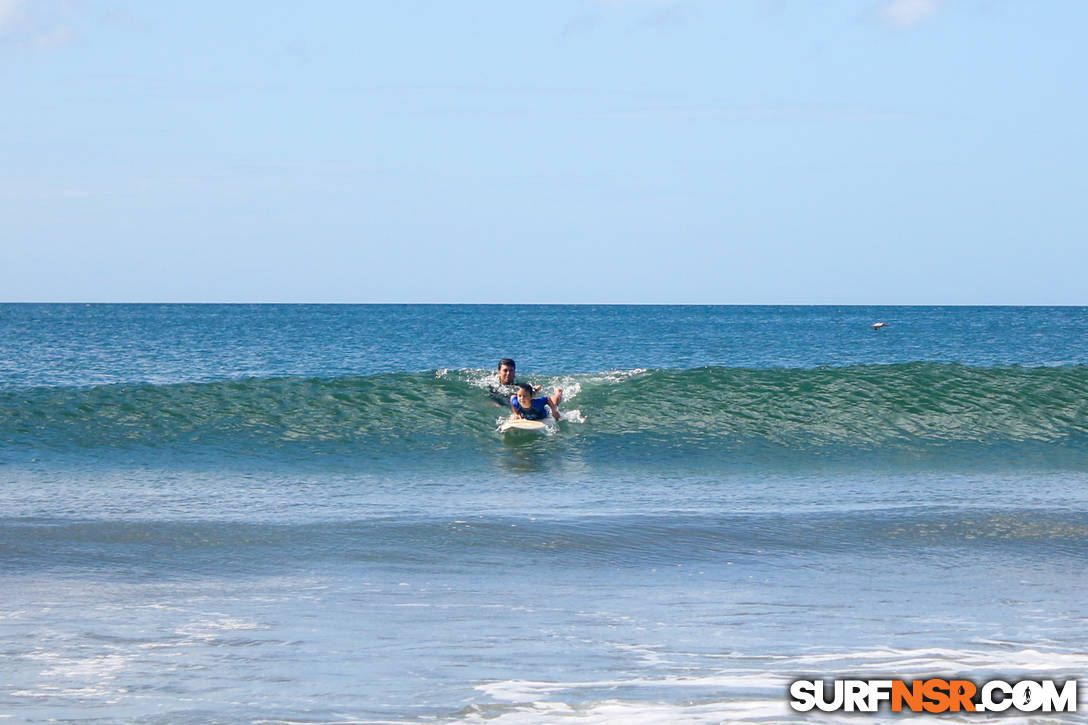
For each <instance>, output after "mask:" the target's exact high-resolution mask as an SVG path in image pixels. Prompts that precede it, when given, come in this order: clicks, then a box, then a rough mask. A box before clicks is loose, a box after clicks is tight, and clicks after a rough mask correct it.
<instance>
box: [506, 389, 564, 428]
mask: <svg viewBox="0 0 1088 725" xmlns="http://www.w3.org/2000/svg"><path fill="white" fill-rule="evenodd" d="M562 398H563V391H562V389H560V388H556V389H555V395H553V396H551V397H544V396H543V395H542V396H540V397H539V398H534V397H533V386H532V385H529V384H528V383H518V392H517V394H516V395H511V396H510V408H511V409H512V410H513V411H514V417H515V418H524V419H525V420H543V419H544V418H547V417H548V409H549V408H551V411H552V418H553V419H554V420H559V401H560V400H561V399H562Z"/></svg>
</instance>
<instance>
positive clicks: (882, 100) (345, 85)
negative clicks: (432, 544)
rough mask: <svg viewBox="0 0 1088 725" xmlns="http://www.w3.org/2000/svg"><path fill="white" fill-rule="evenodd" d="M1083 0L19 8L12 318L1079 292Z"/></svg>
mask: <svg viewBox="0 0 1088 725" xmlns="http://www.w3.org/2000/svg"><path fill="white" fill-rule="evenodd" d="M1085 28H1088V3H1086V2H1083V1H1082V0H1066V1H1061V0H1054V1H1052V2H1022V1H1019V0H1016V1H1014V0H860V1H854V2H851V1H848V0H843V1H841V2H827V1H822V0H546V1H545V0H539V1H537V2H529V1H528V0H525V1H522V0H517V1H515V0H503V1H502V2H483V1H480V2H476V1H467V0H466V1H463V2H454V1H453V0H433V1H430V2H423V1H419V0H397V1H396V2H378V1H377V0H371V1H367V0H344V1H336V0H325V1H323V2H318V3H300V2H293V3H286V2H268V1H266V0H262V1H261V2H256V1H252V2H251V1H249V0H234V1H229V2H222V1H221V0H217V1H216V2H202V1H199V0H196V1H192V0H190V1H187V2H162V3H143V2H126V1H123V0H0V98H2V106H0V301H7V302H21V301H26V302H31V301H34V302H338V303H381V302H396V303H400V302H407V303H415V302H426V303H514V302H520V303H594V304H603V303H658V304H664V303H670V304H671V303H676V304H889V305H891V304H949V305H953V304H1055V305H1084V304H1088V295H1086V294H1085V292H1086V290H1088V283H1086V282H1085V279H1086V275H1085V270H1086V269H1088V234H1086V231H1088V225H1086V218H1085V217H1086V212H1085V208H1086V205H1085V203H1084V200H1083V197H1084V196H1085V182H1084V175H1085V171H1086V168H1088V150H1086V149H1088V142H1086V132H1085V129H1086V128H1088V119H1086V115H1088V114H1086V111H1088V74H1086V73H1085V69H1086V68H1088V50H1086V47H1088V46H1086V44H1085V43H1084V42H1083V36H1084V29H1085Z"/></svg>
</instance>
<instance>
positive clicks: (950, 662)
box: [789, 647, 1088, 677]
mask: <svg viewBox="0 0 1088 725" xmlns="http://www.w3.org/2000/svg"><path fill="white" fill-rule="evenodd" d="M789 662H790V665H791V666H792V667H794V668H798V667H800V668H803V667H805V666H809V665H820V666H823V667H827V666H829V665H830V666H832V667H835V668H837V669H840V670H843V671H845V670H849V671H851V672H855V673H866V672H869V673H875V672H881V673H884V672H893V673H894V674H895V675H896V676H897V677H906V676H911V675H927V674H940V673H948V674H964V673H970V672H975V671H983V672H995V671H1001V672H1025V673H1027V672H1030V673H1039V672H1054V673H1060V672H1077V671H1081V672H1083V671H1086V670H1088V654H1082V653H1079V652H1055V651H1044V650H1039V649H1032V648H1025V649H1022V650H1015V651H1014V650H1001V651H996V652H994V651H989V652H987V651H981V650H962V649H945V648H940V647H932V648H925V649H879V650H868V651H860V652H841V653H823V654H811V655H799V656H796V657H792V658H790V660H789Z"/></svg>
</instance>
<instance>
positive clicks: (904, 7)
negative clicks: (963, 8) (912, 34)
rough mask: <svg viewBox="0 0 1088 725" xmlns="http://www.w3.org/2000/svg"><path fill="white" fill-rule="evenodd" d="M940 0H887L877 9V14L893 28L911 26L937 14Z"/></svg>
mask: <svg viewBox="0 0 1088 725" xmlns="http://www.w3.org/2000/svg"><path fill="white" fill-rule="evenodd" d="M940 5H941V0H889V1H888V2H885V3H884V4H883V5H881V6H880V7H879V8H878V9H877V15H879V17H880V19H881V20H883V21H884V22H885V23H887V24H888V25H891V26H892V27H895V28H913V27H914V26H916V25H918V24H919V23H922V22H924V21H926V20H929V19H930V18H932V17H933V16H934V15H936V14H937V10H938V8H939V7H940Z"/></svg>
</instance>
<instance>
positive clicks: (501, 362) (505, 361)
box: [495, 357, 518, 370]
mask: <svg viewBox="0 0 1088 725" xmlns="http://www.w3.org/2000/svg"><path fill="white" fill-rule="evenodd" d="M503 365H506V366H507V367H511V368H517V366H518V365H517V363H515V362H514V359H513V358H509V357H504V358H503V359H502V360H499V368H501V367H502V366H503ZM499 368H495V369H496V370H498V369H499Z"/></svg>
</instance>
